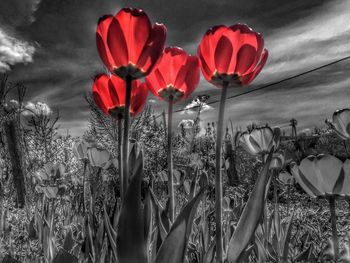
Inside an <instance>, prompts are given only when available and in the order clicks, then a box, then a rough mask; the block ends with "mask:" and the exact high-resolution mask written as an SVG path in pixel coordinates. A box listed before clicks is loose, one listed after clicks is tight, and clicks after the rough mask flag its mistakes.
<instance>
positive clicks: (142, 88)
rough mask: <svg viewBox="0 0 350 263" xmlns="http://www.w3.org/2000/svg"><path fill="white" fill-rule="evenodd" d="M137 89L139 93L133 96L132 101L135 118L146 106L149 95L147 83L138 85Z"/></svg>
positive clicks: (132, 113)
mask: <svg viewBox="0 0 350 263" xmlns="http://www.w3.org/2000/svg"><path fill="white" fill-rule="evenodd" d="M136 89H137V92H135V93H134V94H133V96H132V99H131V115H132V116H133V117H134V116H136V115H137V114H138V113H139V112H140V111H141V110H142V108H143V107H144V106H145V104H146V101H147V95H148V87H147V84H146V83H142V84H141V85H138V87H137V88H136Z"/></svg>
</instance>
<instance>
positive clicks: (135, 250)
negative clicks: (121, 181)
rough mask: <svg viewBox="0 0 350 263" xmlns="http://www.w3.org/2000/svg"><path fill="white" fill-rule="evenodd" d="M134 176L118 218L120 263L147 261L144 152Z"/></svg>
mask: <svg viewBox="0 0 350 263" xmlns="http://www.w3.org/2000/svg"><path fill="white" fill-rule="evenodd" d="M130 167H134V169H133V176H132V178H131V180H130V184H129V186H128V189H127V191H126V194H125V197H124V200H123V204H122V208H121V209H120V215H119V220H118V227H117V229H118V232H117V255H118V262H119V263H129V262H135V263H137V262H147V249H146V244H145V239H144V218H143V210H142V204H141V181H142V176H143V157H142V152H140V154H139V155H138V156H137V158H136V159H135V162H134V163H130Z"/></svg>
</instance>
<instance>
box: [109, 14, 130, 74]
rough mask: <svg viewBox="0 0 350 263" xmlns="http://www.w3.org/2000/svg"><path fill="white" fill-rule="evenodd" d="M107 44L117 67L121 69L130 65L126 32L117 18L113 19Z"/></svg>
mask: <svg viewBox="0 0 350 263" xmlns="http://www.w3.org/2000/svg"><path fill="white" fill-rule="evenodd" d="M107 44H108V47H109V51H110V52H111V55H112V57H113V59H114V61H115V63H116V66H117V67H119V66H126V65H128V62H129V58H128V56H129V55H128V48H127V44H126V41H125V36H124V32H123V30H122V28H121V25H120V24H119V21H118V20H117V19H116V18H113V19H112V22H111V24H110V26H109V30H108V34H107Z"/></svg>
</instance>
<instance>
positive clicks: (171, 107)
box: [168, 95, 175, 223]
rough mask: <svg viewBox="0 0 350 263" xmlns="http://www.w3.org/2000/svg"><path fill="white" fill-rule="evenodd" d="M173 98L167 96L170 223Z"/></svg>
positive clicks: (172, 179) (171, 212)
mask: <svg viewBox="0 0 350 263" xmlns="http://www.w3.org/2000/svg"><path fill="white" fill-rule="evenodd" d="M173 99H174V98H173V96H172V95H170V96H169V104H168V188H169V189H168V191H169V199H170V207H169V208H170V211H169V213H170V221H171V222H172V223H173V222H174V218H175V197H174V178H173V145H172V141H171V137H172V136H171V135H172V126H173V125H172V121H173Z"/></svg>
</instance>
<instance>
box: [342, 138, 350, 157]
mask: <svg viewBox="0 0 350 263" xmlns="http://www.w3.org/2000/svg"><path fill="white" fill-rule="evenodd" d="M343 144H344V148H345V153H346V157H347V156H348V155H349V153H348V147H347V146H346V141H345V140H344V141H343Z"/></svg>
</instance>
